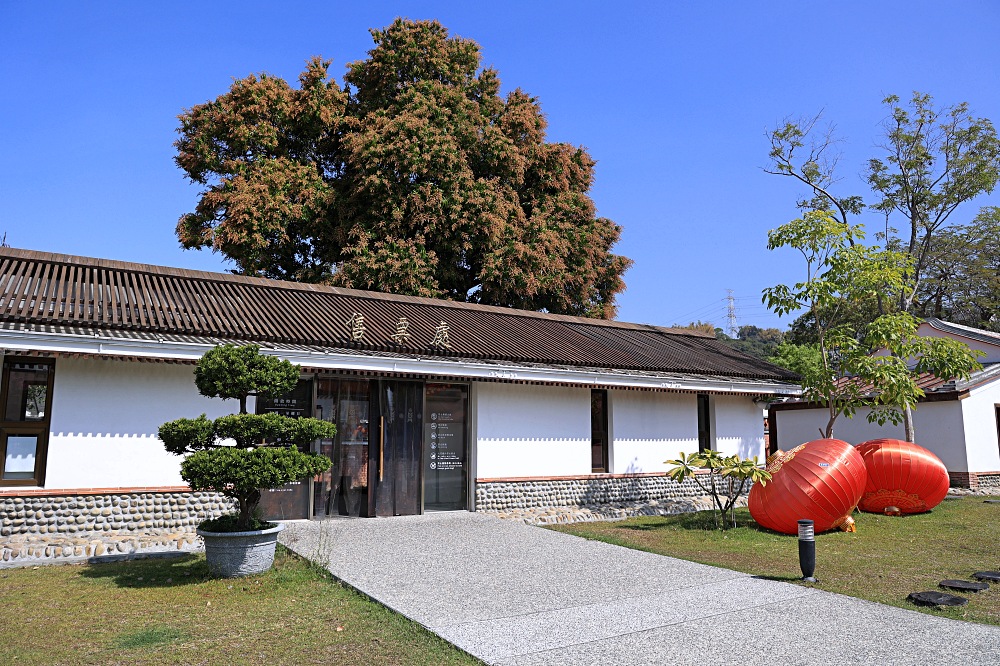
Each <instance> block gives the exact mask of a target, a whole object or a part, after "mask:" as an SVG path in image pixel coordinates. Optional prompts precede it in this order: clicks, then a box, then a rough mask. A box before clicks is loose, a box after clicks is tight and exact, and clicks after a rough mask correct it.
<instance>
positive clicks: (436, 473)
mask: <svg viewBox="0 0 1000 666" xmlns="http://www.w3.org/2000/svg"><path fill="white" fill-rule="evenodd" d="M426 396H427V399H426V412H427V418H426V419H425V420H424V510H425V511H457V510H461V509H465V508H466V506H467V504H468V487H469V482H468V456H467V455H466V454H467V450H468V449H467V446H466V436H465V434H466V426H465V414H466V411H467V409H466V406H467V405H468V401H469V389H468V387H466V386H464V385H462V384H428V385H427V393H426Z"/></svg>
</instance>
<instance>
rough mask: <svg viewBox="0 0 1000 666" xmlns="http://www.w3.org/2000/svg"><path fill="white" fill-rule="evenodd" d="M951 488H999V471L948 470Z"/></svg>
mask: <svg viewBox="0 0 1000 666" xmlns="http://www.w3.org/2000/svg"><path fill="white" fill-rule="evenodd" d="M948 479H949V480H950V481H951V487H952V488H972V489H977V488H1000V472H948Z"/></svg>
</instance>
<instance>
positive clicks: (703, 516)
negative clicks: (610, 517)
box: [621, 510, 777, 534]
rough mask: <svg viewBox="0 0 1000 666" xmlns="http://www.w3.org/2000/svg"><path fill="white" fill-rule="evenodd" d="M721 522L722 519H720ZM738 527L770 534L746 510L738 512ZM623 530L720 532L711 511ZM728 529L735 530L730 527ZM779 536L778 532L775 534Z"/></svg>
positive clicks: (627, 526)
mask: <svg viewBox="0 0 1000 666" xmlns="http://www.w3.org/2000/svg"><path fill="white" fill-rule="evenodd" d="M719 520H720V522H721V520H722V519H721V518H720V519H719ZM736 526H737V527H740V528H745V529H750V530H754V531H756V532H764V533H765V534H766V533H769V532H770V530H766V529H764V528H763V527H761V526H760V525H758V524H757V523H756V522H754V520H753V519H752V518H750V513H749V512H748V511H746V510H737V512H736ZM621 529H623V530H633V531H636V532H658V531H664V530H696V531H707V532H714V531H715V530H720V531H721V528H720V527H718V525H717V524H716V518H715V516H714V515H713V514H712V512H711V511H697V512H694V513H679V514H676V515H673V516H660V517H657V518H656V519H650V520H647V521H643V522H640V523H627V524H623V525H621ZM728 529H730V530H731V529H733V528H732V527H729V528H728ZM773 534H777V532H773Z"/></svg>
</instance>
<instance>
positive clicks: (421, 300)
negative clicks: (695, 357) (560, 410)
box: [0, 247, 714, 339]
mask: <svg viewBox="0 0 1000 666" xmlns="http://www.w3.org/2000/svg"><path fill="white" fill-rule="evenodd" d="M0 256H7V257H11V258H16V259H22V260H28V261H43V262H49V263H57V264H65V265H90V266H93V267H95V268H103V269H108V270H120V271H130V272H138V273H146V274H148V275H157V276H161V277H162V276H166V277H176V278H181V279H185V278H186V279H196V280H202V281H207V282H217V283H235V284H247V285H250V286H256V287H262V288H274V289H284V290H288V291H301V292H317V293H329V294H336V295H340V296H351V297H355V298H365V299H369V300H377V301H389V302H403V303H412V304H415V305H429V306H435V307H444V308H453V309H457V310H473V311H480V312H493V313H497V314H503V315H507V316H514V317H525V318H531V319H545V320H549V321H559V322H563V323H568V324H582V325H590V326H604V327H609V328H624V329H632V330H647V331H650V332H653V333H660V334H664V335H677V336H691V337H697V338H712V339H714V336H711V335H709V334H708V333H703V332H701V331H692V330H689V329H677V328H671V327H666V326H657V325H655V324H640V323H634V322H626V321H617V320H609V319H594V318H591V317H579V316H575V315H564V314H554V313H550V312H538V311H535V310H521V309H517V308H508V307H502V306H499V305H485V304H481V303H465V302H462V301H449V300H447V299H443V298H429V297H426V296H407V295H403V294H390V293H387V292H378V291H368V290H364V289H348V288H346V287H334V286H332V285H324V284H315V283H311V282H294V281H291V280H275V279H272V278H260V277H253V276H249V275H237V274H234V273H221V272H216V271H204V270H197V269H189V268H176V267H172V266H160V265H157V264H142V263H138V262H130V261H121V260H118V259H101V258H98V257H85V256H82V255H73V254H61V253H55V252H42V251H39V250H28V249H23V248H12V247H0Z"/></svg>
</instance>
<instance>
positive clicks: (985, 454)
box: [917, 382, 1000, 472]
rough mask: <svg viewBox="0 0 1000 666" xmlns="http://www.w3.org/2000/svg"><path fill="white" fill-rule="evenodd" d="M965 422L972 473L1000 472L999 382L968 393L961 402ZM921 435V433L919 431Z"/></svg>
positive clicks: (967, 452) (967, 451) (918, 433)
mask: <svg viewBox="0 0 1000 666" xmlns="http://www.w3.org/2000/svg"><path fill="white" fill-rule="evenodd" d="M961 402H962V414H963V416H964V420H965V442H966V455H967V456H968V459H969V469H968V471H970V472H997V471H1000V444H998V442H997V416H996V406H997V405H1000V382H993V383H992V384H988V385H986V386H983V387H980V388H978V389H975V390H973V391H970V392H969V397H967V398H966V399H965V400H962V401H961ZM917 436H918V437H919V436H920V431H919V430H918V431H917Z"/></svg>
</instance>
